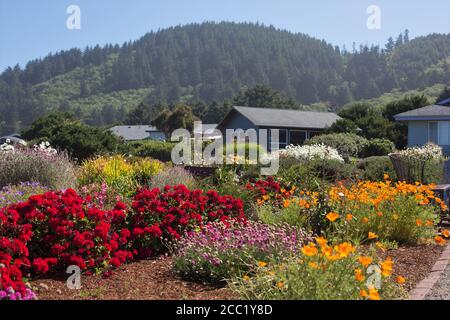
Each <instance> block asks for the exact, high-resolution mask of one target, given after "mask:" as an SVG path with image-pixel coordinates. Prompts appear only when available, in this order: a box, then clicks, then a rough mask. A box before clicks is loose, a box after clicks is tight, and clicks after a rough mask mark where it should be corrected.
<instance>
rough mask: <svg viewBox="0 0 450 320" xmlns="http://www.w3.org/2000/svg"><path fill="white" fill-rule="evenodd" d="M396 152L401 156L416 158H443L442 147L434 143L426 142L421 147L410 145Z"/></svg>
mask: <svg viewBox="0 0 450 320" xmlns="http://www.w3.org/2000/svg"><path fill="white" fill-rule="evenodd" d="M398 154H399V155H400V156H402V157H405V158H409V159H417V160H424V161H426V160H441V159H443V158H444V155H443V152H442V148H441V147H440V146H438V145H435V144H434V143H427V144H426V145H424V146H423V147H412V148H407V149H405V150H401V151H399V152H398Z"/></svg>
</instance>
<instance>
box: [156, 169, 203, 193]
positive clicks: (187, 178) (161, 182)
mask: <svg viewBox="0 0 450 320" xmlns="http://www.w3.org/2000/svg"><path fill="white" fill-rule="evenodd" d="M180 184H182V185H184V186H186V187H187V188H188V189H190V190H194V189H195V188H196V187H197V182H196V180H195V178H194V177H193V176H192V174H190V173H189V172H188V171H186V170H185V169H183V168H181V167H171V168H168V169H165V170H163V171H161V172H159V173H158V174H156V175H155V176H153V177H152V178H151V180H150V183H149V186H150V188H159V189H163V188H164V187H165V186H177V185H180Z"/></svg>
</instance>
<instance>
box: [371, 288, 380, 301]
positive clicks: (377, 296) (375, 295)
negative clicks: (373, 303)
mask: <svg viewBox="0 0 450 320" xmlns="http://www.w3.org/2000/svg"><path fill="white" fill-rule="evenodd" d="M369 300H380V294H379V293H378V290H377V289H375V288H369Z"/></svg>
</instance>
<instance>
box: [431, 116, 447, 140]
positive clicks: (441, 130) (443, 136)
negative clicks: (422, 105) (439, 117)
mask: <svg viewBox="0 0 450 320" xmlns="http://www.w3.org/2000/svg"><path fill="white" fill-rule="evenodd" d="M428 141H429V142H433V143H436V144H439V145H450V121H430V122H428Z"/></svg>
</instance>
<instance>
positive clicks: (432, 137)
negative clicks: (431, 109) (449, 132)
mask: <svg viewBox="0 0 450 320" xmlns="http://www.w3.org/2000/svg"><path fill="white" fill-rule="evenodd" d="M428 141H429V142H434V143H436V144H438V123H437V122H428Z"/></svg>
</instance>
